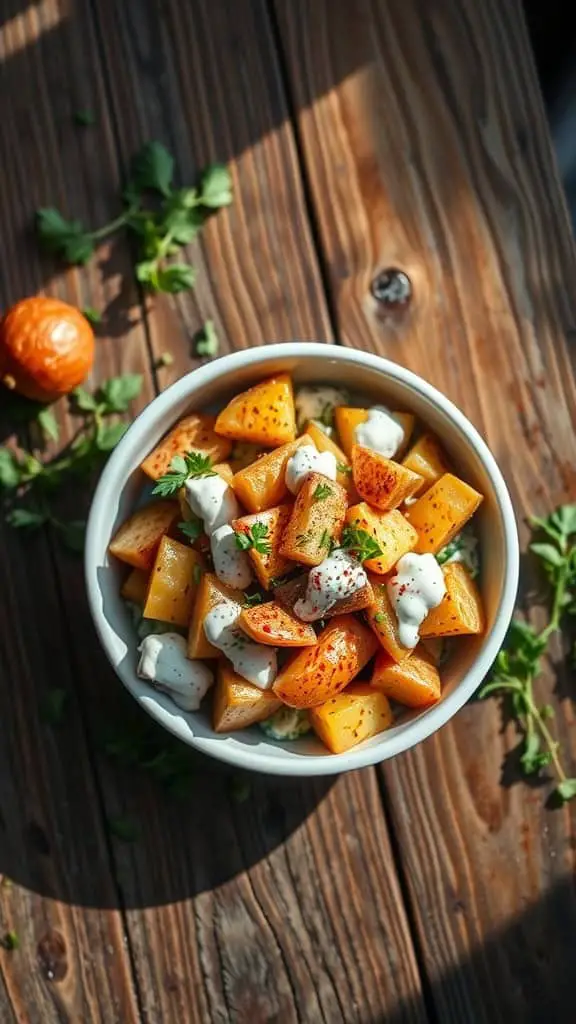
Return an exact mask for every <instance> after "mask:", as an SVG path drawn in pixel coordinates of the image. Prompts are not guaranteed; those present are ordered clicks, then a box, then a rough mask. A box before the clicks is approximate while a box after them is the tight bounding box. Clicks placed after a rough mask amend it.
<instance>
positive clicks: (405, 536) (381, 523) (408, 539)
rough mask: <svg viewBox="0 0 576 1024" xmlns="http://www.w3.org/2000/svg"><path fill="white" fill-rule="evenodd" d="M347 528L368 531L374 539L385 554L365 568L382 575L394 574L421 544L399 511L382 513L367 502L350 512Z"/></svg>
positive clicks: (366, 564) (368, 561)
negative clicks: (401, 563) (405, 557)
mask: <svg viewBox="0 0 576 1024" xmlns="http://www.w3.org/2000/svg"><path fill="white" fill-rule="evenodd" d="M346 526H349V527H351V528H352V529H354V530H365V531H366V533H368V534H370V536H371V537H373V538H374V540H375V541H376V543H377V544H378V546H379V548H380V551H381V552H382V553H381V554H380V555H377V556H376V557H375V558H367V559H366V560H365V562H364V567H365V568H366V569H369V570H370V571H371V572H376V573H378V574H379V575H381V576H384V575H385V574H386V573H387V572H390V570H391V569H393V568H394V566H395V565H396V562H397V561H398V559H399V558H401V557H402V555H405V554H407V552H408V551H412V550H413V549H414V547H415V545H416V543H417V542H418V534H417V533H416V530H415V529H414V527H413V526H410V523H409V522H407V520H406V519H405V517H404V516H403V515H402V513H401V512H399V511H398V509H392V511H391V512H378V511H377V509H373V508H370V506H369V505H367V504H366V502H364V501H362V502H360V503H359V504H358V505H352V506H351V507H350V508H349V509H348V511H347V513H346Z"/></svg>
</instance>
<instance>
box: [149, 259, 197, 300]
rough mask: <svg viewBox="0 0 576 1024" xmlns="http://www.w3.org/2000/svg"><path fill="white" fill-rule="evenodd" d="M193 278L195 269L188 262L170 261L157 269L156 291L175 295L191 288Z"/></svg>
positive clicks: (194, 277)
mask: <svg viewBox="0 0 576 1024" xmlns="http://www.w3.org/2000/svg"><path fill="white" fill-rule="evenodd" d="M195 279H196V271H195V270H194V267H191V266H190V264H189V263H170V264H168V266H166V267H162V268H161V269H160V270H159V271H158V274H157V283H156V286H155V287H156V291H159V292H168V293H169V294H170V295H177V294H178V292H185V291H187V290H188V289H189V288H192V287H193V285H194V281H195Z"/></svg>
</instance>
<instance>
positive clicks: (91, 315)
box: [82, 306, 102, 324]
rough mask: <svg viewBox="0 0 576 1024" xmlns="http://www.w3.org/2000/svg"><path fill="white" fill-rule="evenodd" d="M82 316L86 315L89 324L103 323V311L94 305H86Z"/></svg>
mask: <svg viewBox="0 0 576 1024" xmlns="http://www.w3.org/2000/svg"><path fill="white" fill-rule="evenodd" d="M82 316H84V317H86V319H87V321H88V323H89V324H101V323H102V313H99V312H98V310H97V309H94V306H86V307H85V308H84V309H83V310H82Z"/></svg>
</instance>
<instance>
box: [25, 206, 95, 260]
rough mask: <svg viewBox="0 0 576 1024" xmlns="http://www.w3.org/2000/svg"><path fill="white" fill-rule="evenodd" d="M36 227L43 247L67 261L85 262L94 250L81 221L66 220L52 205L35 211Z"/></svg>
mask: <svg viewBox="0 0 576 1024" xmlns="http://www.w3.org/2000/svg"><path fill="white" fill-rule="evenodd" d="M36 229H37V232H38V237H39V239H40V241H41V242H42V244H43V245H44V247H45V248H46V249H49V250H50V251H51V252H55V253H57V254H58V255H59V256H62V258H63V259H64V260H66V261H67V262H68V263H79V264H80V263H86V261H87V260H89V259H90V257H91V256H92V253H93V252H94V242H93V240H92V238H91V237H90V235H89V234H88V233H87V232H86V231H85V229H84V225H83V224H82V223H81V221H79V220H66V219H65V218H64V217H63V216H62V214H61V213H60V212H59V211H58V210H56V209H54V208H53V207H44V208H43V209H40V210H38V211H37V212H36Z"/></svg>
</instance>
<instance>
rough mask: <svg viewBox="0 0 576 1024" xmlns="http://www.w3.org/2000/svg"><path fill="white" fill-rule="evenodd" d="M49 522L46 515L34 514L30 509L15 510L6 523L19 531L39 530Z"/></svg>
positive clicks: (11, 512) (7, 517) (9, 514)
mask: <svg viewBox="0 0 576 1024" xmlns="http://www.w3.org/2000/svg"><path fill="white" fill-rule="evenodd" d="M47 520H48V516H47V515H46V513H44V512H33V511H32V509H28V508H13V509H12V510H11V511H10V512H8V514H7V516H6V522H7V523H8V524H9V525H10V526H13V527H14V528H15V529H17V530H37V529H38V527H40V526H44V523H45V522H47Z"/></svg>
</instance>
